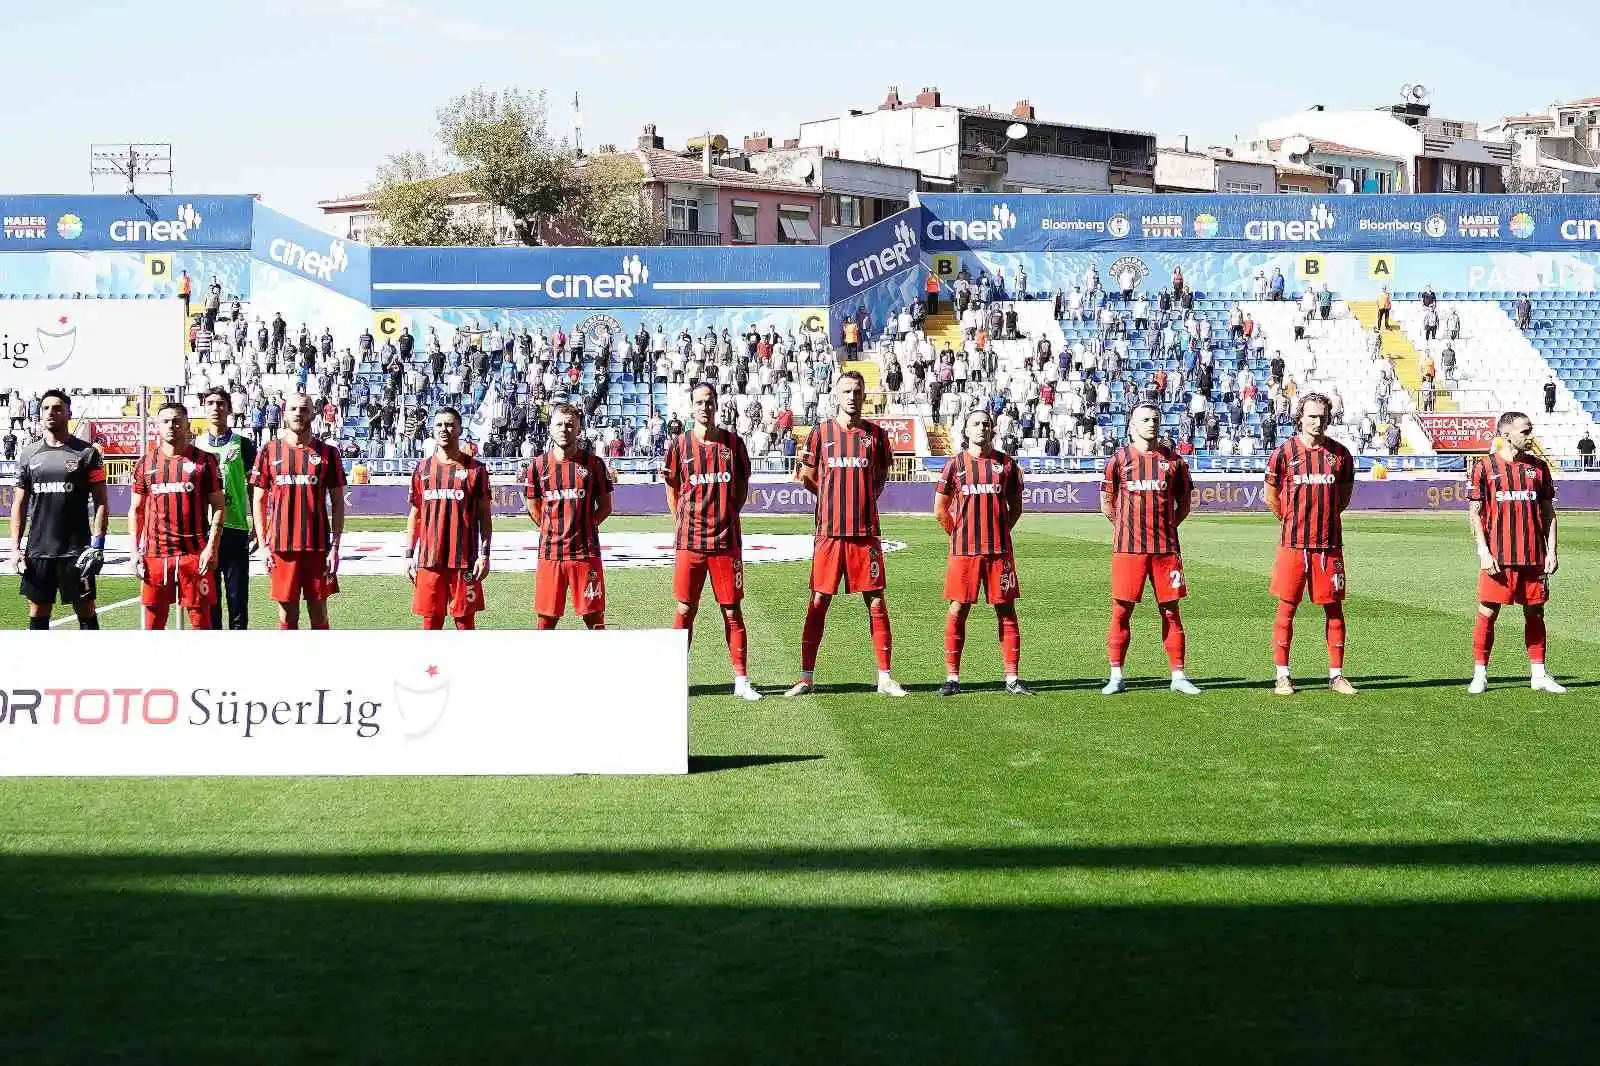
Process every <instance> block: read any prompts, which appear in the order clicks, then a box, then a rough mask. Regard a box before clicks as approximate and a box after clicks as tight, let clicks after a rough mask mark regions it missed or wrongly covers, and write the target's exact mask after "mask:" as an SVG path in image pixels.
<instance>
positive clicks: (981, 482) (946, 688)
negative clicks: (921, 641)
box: [933, 407, 1033, 696]
mask: <svg viewBox="0 0 1600 1066" xmlns="http://www.w3.org/2000/svg"><path fill="white" fill-rule="evenodd" d="M965 435H966V442H965V444H964V446H963V447H962V449H961V452H960V454H958V455H955V456H952V457H951V459H950V461H949V462H947V463H945V465H944V475H943V476H942V477H941V478H940V479H939V486H938V489H937V491H936V492H935V493H934V497H933V517H934V518H935V519H936V520H937V521H938V523H939V525H941V526H943V527H944V530H945V532H946V533H949V534H950V561H949V562H948V563H946V564H945V572H944V598H945V599H947V600H949V601H950V611H949V613H948V614H947V615H945V620H944V661H945V669H946V677H945V682H944V685H943V687H941V688H940V689H939V695H941V696H954V695H956V694H957V693H959V692H960V691H961V649H962V647H963V646H964V645H965V644H966V642H967V614H968V612H970V611H971V610H972V605H973V604H975V603H977V602H978V593H979V590H980V589H981V590H982V591H983V592H984V593H985V594H986V595H987V597H988V599H989V602H990V603H991V604H993V605H994V613H995V616H996V618H997V619H998V620H999V622H1000V655H1001V658H1002V659H1003V660H1004V663H1005V671H1006V691H1007V692H1009V693H1010V694H1011V695H1013V696H1031V695H1033V691H1032V690H1031V689H1029V688H1028V687H1027V686H1026V685H1024V684H1023V683H1022V679H1021V677H1020V676H1019V673H1020V669H1021V663H1022V630H1021V628H1020V627H1019V626H1018V625H1017V600H1019V599H1021V598H1022V587H1021V585H1020V584H1019V583H1018V581H1017V561H1016V558H1015V557H1014V556H1013V554H1012V551H1011V530H1012V528H1013V527H1015V526H1016V524H1017V522H1018V520H1020V519H1021V518H1022V473H1021V471H1019V470H1018V469H1017V464H1016V462H1015V460H1013V459H1012V458H1011V456H1009V455H1007V454H1005V453H1004V452H1001V451H996V450H995V447H994V416H993V415H991V414H990V413H989V411H988V409H987V408H982V407H979V408H976V409H975V410H973V411H972V412H971V413H970V414H968V415H967V421H966V428H965Z"/></svg>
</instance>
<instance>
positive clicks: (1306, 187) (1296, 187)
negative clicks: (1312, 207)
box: [1278, 185, 1311, 193]
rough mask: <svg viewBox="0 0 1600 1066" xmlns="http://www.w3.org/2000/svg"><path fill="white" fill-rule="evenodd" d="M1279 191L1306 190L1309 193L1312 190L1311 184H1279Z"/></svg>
mask: <svg viewBox="0 0 1600 1066" xmlns="http://www.w3.org/2000/svg"><path fill="white" fill-rule="evenodd" d="M1278 191H1279V192H1305V193H1308V192H1310V191H1311V186H1309V185H1279V186H1278Z"/></svg>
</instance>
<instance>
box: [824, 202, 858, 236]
mask: <svg viewBox="0 0 1600 1066" xmlns="http://www.w3.org/2000/svg"><path fill="white" fill-rule="evenodd" d="M861 206H862V201H861V197H859V196H840V195H837V194H832V195H829V197H828V219H827V222H828V225H830V226H843V227H845V228H846V229H860V228H861V226H862V221H861Z"/></svg>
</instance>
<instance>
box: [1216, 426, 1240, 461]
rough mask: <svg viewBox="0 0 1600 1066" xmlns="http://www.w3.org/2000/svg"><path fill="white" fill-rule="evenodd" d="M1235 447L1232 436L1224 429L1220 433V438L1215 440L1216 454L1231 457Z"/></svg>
mask: <svg viewBox="0 0 1600 1066" xmlns="http://www.w3.org/2000/svg"><path fill="white" fill-rule="evenodd" d="M1235 447H1236V445H1235V444H1234V442H1233V434H1232V433H1230V432H1228V430H1227V429H1226V428H1224V429H1223V431H1222V436H1220V437H1218V438H1217V454H1218V455H1233V454H1234V449H1235Z"/></svg>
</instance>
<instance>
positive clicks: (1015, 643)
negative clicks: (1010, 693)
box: [1000, 611, 1022, 677]
mask: <svg viewBox="0 0 1600 1066" xmlns="http://www.w3.org/2000/svg"><path fill="white" fill-rule="evenodd" d="M1000 661H1001V662H1003V663H1004V664H1005V668H1006V676H1007V677H1016V676H1018V675H1019V674H1021V672H1022V627H1021V626H1020V625H1018V624H1017V615H1016V612H1014V611H1013V612H1011V613H1009V614H1003V615H1001V616H1000Z"/></svg>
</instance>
